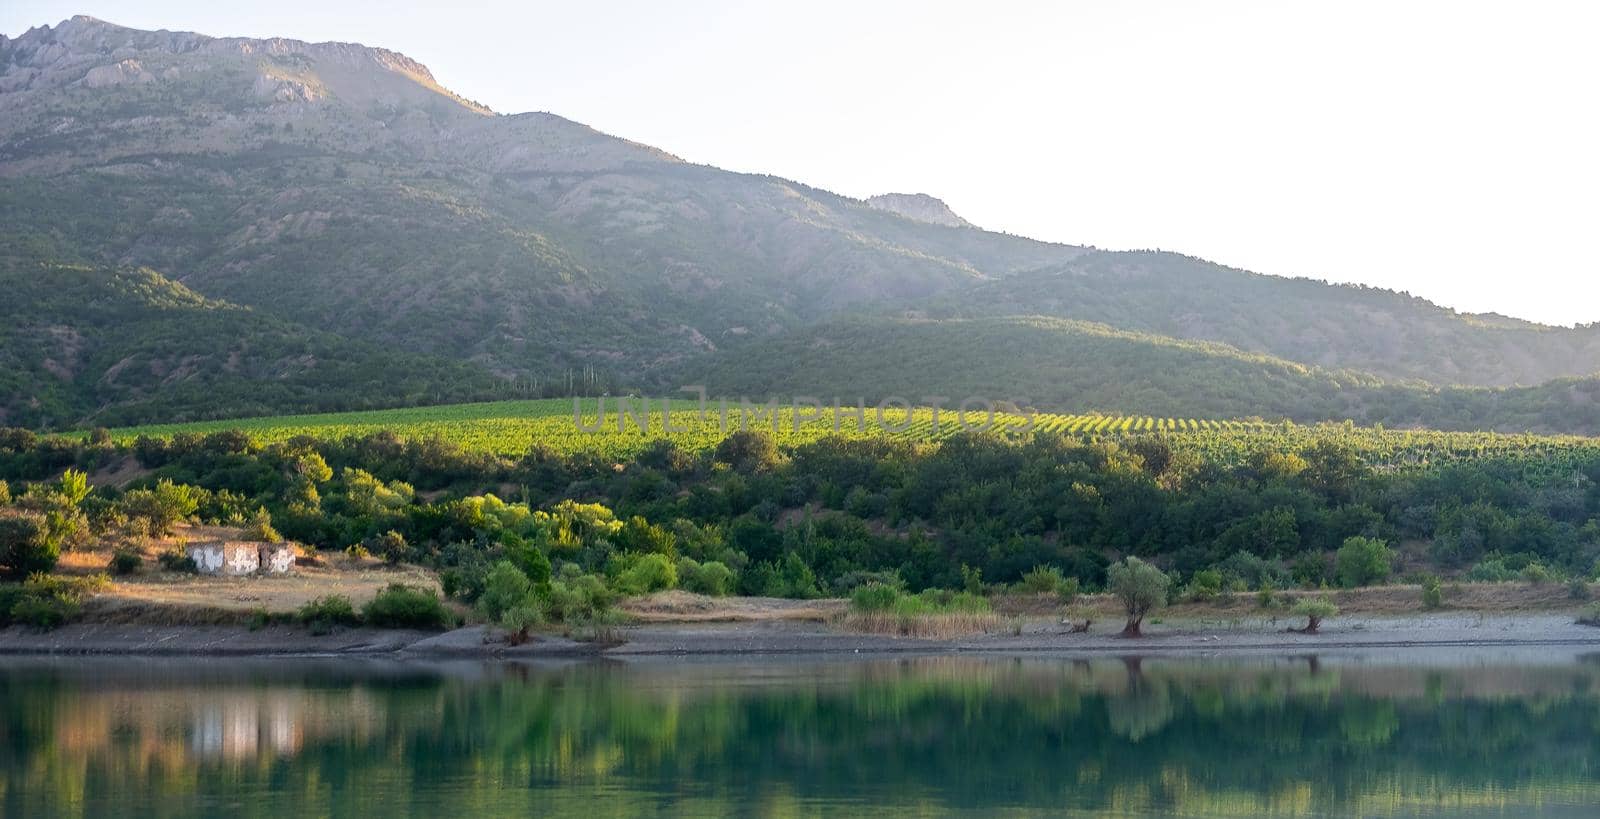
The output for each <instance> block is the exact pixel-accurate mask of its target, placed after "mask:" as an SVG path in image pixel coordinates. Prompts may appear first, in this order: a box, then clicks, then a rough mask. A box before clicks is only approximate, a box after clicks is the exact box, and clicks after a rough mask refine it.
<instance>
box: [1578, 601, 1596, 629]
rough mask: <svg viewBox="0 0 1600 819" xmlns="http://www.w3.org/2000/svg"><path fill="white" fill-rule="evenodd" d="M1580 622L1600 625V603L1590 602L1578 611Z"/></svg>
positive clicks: (1587, 624) (1588, 624) (1586, 624)
mask: <svg viewBox="0 0 1600 819" xmlns="http://www.w3.org/2000/svg"><path fill="white" fill-rule="evenodd" d="M1578 623H1579V624H1580V625H1585V626H1600V603H1590V604H1589V605H1587V606H1584V607H1583V611H1581V612H1579V613H1578Z"/></svg>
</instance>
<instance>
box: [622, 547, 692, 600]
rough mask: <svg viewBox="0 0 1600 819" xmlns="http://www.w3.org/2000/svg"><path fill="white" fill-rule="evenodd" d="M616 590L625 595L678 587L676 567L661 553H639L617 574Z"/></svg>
mask: <svg viewBox="0 0 1600 819" xmlns="http://www.w3.org/2000/svg"><path fill="white" fill-rule="evenodd" d="M616 586H617V591H620V592H622V593H623V594H626V595H640V594H649V593H650V592H655V591H666V590H668V589H675V588H677V587H678V567H677V566H674V565H673V563H672V560H670V559H669V558H668V557H667V556H666V555H663V554H655V553H652V554H647V555H640V556H639V557H638V558H636V559H635V560H634V561H633V565H631V566H629V567H628V568H627V569H624V570H623V571H622V573H621V574H619V575H618V576H617V583H616Z"/></svg>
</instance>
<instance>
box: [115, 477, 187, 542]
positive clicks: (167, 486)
mask: <svg viewBox="0 0 1600 819" xmlns="http://www.w3.org/2000/svg"><path fill="white" fill-rule="evenodd" d="M122 508H123V511H125V512H126V513H127V515H128V517H134V518H144V519H146V520H148V521H150V528H151V530H152V531H154V532H156V533H157V534H163V535H166V534H171V533H172V527H173V525H174V524H176V523H178V522H179V521H182V520H187V519H188V518H189V516H190V515H193V514H194V513H195V510H197V509H199V508H200V494H199V492H198V491H196V490H195V488H194V487H192V486H185V485H183V484H174V483H173V482H172V481H169V480H166V479H162V480H161V481H159V482H158V483H156V486H155V488H154V489H135V490H133V491H132V492H129V493H128V494H126V495H124V496H122Z"/></svg>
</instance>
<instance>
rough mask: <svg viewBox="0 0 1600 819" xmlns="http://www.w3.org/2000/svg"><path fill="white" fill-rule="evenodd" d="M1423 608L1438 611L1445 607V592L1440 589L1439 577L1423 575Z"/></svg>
mask: <svg viewBox="0 0 1600 819" xmlns="http://www.w3.org/2000/svg"><path fill="white" fill-rule="evenodd" d="M1422 607H1423V608H1425V609H1438V608H1443V607H1444V591H1443V589H1442V588H1441V587H1440V583H1439V577H1438V575H1432V574H1428V575H1423V577H1422Z"/></svg>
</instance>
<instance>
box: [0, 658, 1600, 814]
mask: <svg viewBox="0 0 1600 819" xmlns="http://www.w3.org/2000/svg"><path fill="white" fill-rule="evenodd" d="M1593 659H1594V658H1590V657H1585V656H1573V655H1562V654H1559V653H1558V654H1551V653H1549V652H1539V651H1530V652H1525V653H1522V654H1518V653H1515V652H1511V653H1505V652H1502V653H1494V654H1470V653H1469V654H1462V653H1461V650H1456V651H1455V652H1453V653H1449V654H1443V655H1439V656H1436V655H1435V654H1431V653H1429V652H1426V651H1421V652H1407V653H1395V652H1390V653H1387V654H1384V653H1375V654H1371V655H1367V656H1360V655H1355V656H1346V657H1340V656H1329V655H1324V656H1322V657H1319V658H1318V657H1293V658H1277V657H1257V658H1246V659H1231V660H1222V659H1160V658H1144V659H1142V660H1141V659H1132V658H1126V659H1121V658H1105V659H1094V660H1088V661H1082V660H1077V661H1075V660H1069V659H1050V658H1043V657H1029V658H1023V659H1011V658H1005V659H992V658H987V659H979V658H968V657H950V656H944V657H933V658H919V659H906V658H890V659H851V660H848V661H841V660H837V659H825V658H824V659H818V658H810V659H807V658H799V657H791V658H778V659H772V660H759V661H758V660H750V659H741V660H714V661H710V662H700V661H690V660H685V659H682V658H674V659H670V660H668V659H663V660H660V661H652V662H644V663H639V662H630V663H627V664H618V663H602V662H593V663H574V664H570V665H512V664H500V663H478V662H472V663H460V664H442V665H436V664H412V663H400V662H387V661H368V660H350V659H337V660H334V659H328V660H282V659H274V660H224V659H218V660H170V659H107V658H91V659H81V658H80V659H62V660H45V659H25V658H0V806H3V808H4V812H5V815H7V816H29V817H32V816H40V817H43V816H80V815H81V816H162V817H167V816H194V815H227V816H273V817H304V816H323V815H362V816H378V817H384V818H385V819H398V818H399V817H409V816H429V817H432V816H582V817H589V818H593V817H608V816H639V815H683V816H808V815H883V816H902V815H915V816H939V815H948V814H966V815H976V814H982V815H992V814H1006V815H1031V814H1050V815H1063V814H1065V815H1085V816H1091V815H1092V816H1104V815H1117V816H1141V815H1166V814H1178V815H1186V816H1353V815H1362V816H1390V815H1401V816H1411V815H1423V816H1435V815H1473V816H1516V817H1520V816H1590V815H1596V814H1597V813H1600V663H1597V662H1594V661H1593Z"/></svg>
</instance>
